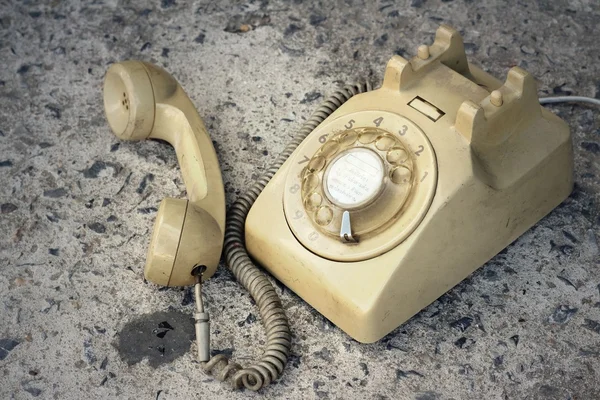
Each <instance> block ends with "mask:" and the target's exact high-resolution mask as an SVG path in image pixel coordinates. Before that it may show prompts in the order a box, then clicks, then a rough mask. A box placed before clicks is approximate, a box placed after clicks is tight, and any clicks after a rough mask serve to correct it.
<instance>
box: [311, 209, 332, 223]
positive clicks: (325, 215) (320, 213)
mask: <svg viewBox="0 0 600 400" xmlns="http://www.w3.org/2000/svg"><path fill="white" fill-rule="evenodd" d="M332 219H333V211H332V210H331V208H329V207H328V206H323V207H320V208H319V209H318V210H317V212H316V213H315V221H316V222H317V224H319V225H321V226H326V225H329V224H330V223H331V220H332Z"/></svg>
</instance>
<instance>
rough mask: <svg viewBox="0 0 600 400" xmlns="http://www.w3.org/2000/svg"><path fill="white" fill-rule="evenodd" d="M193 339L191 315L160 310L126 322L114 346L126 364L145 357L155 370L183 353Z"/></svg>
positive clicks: (134, 362) (187, 349) (137, 361)
mask: <svg viewBox="0 0 600 400" xmlns="http://www.w3.org/2000/svg"><path fill="white" fill-rule="evenodd" d="M193 339H194V320H193V318H192V316H191V315H188V314H185V313H182V312H179V311H167V312H165V311H160V312H155V313H152V314H145V315H141V316H139V317H138V318H136V319H134V320H132V321H130V322H128V323H127V324H126V325H125V326H124V327H123V329H122V330H121V332H120V334H119V339H118V342H117V343H116V347H117V350H118V351H119V354H120V355H121V358H122V359H123V360H124V361H126V362H127V363H128V364H129V365H133V364H137V363H139V362H140V361H142V360H143V359H144V358H147V359H148V363H149V364H150V366H151V367H153V368H156V367H158V366H160V365H162V364H167V363H170V362H171V361H173V360H175V359H176V358H178V357H181V356H182V355H184V354H185V353H187V352H188V351H189V350H190V344H191V342H192V340H193Z"/></svg>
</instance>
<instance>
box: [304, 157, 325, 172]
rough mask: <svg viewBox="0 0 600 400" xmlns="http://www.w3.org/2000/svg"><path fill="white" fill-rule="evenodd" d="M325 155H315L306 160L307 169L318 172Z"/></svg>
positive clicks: (323, 163)
mask: <svg viewBox="0 0 600 400" xmlns="http://www.w3.org/2000/svg"><path fill="white" fill-rule="evenodd" d="M325 161H326V160H325V157H323V156H315V157H313V158H312V159H311V160H310V161H309V162H308V169H307V170H308V171H309V172H319V171H321V170H322V169H323V167H324V166H325Z"/></svg>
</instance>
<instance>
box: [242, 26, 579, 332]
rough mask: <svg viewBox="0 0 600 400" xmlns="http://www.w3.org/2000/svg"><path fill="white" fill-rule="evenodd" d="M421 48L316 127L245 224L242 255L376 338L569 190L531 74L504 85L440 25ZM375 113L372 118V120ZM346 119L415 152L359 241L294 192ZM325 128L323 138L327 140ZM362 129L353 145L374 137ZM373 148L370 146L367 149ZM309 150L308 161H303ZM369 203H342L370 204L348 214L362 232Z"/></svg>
mask: <svg viewBox="0 0 600 400" xmlns="http://www.w3.org/2000/svg"><path fill="white" fill-rule="evenodd" d="M427 55H428V57H429V58H428V59H427V60H423V59H417V58H415V59H413V60H411V61H407V60H404V59H403V58H401V57H397V56H395V57H394V58H392V60H391V61H390V62H389V63H388V67H387V69H386V73H385V79H384V83H383V86H382V87H381V88H380V89H378V90H375V91H371V92H368V93H363V94H360V95H357V96H355V97H353V98H351V99H350V100H349V101H348V102H346V103H345V104H344V105H342V106H341V107H340V108H339V109H338V110H337V111H335V112H334V113H333V114H332V115H331V116H329V118H327V119H326V120H325V121H324V122H323V123H322V124H321V125H319V126H318V127H317V128H316V129H315V130H314V131H313V132H312V133H311V134H310V135H309V136H308V137H307V138H306V139H305V140H304V141H303V142H302V143H301V144H300V146H299V147H298V148H297V149H296V151H295V152H294V153H293V154H292V156H291V157H290V158H289V159H288V160H287V161H286V163H285V164H284V165H283V166H282V167H281V169H280V170H279V171H278V172H277V173H276V174H275V176H274V177H273V178H272V180H271V181H270V182H269V184H268V185H267V186H266V187H265V189H264V191H263V192H262V193H261V195H260V196H259V197H258V199H257V200H256V202H255V204H254V206H253V207H252V209H251V210H250V213H249V215H248V217H247V220H246V225H245V229H246V247H247V249H248V251H249V253H250V254H251V255H252V257H254V259H256V260H257V261H258V262H259V263H260V264H261V265H262V266H263V267H264V268H266V269H267V270H268V271H269V272H270V273H271V274H273V275H274V276H275V277H276V278H277V279H278V280H280V281H281V282H282V283H283V284H285V285H286V286H287V287H289V288H290V289H291V290H293V291H294V292H295V293H297V294H298V295H299V296H300V297H302V298H303V299H304V300H305V301H307V302H308V303H309V304H310V305H311V306H313V307H314V308H315V309H317V310H318V311H319V312H320V313H321V314H323V315H324V316H325V317H326V318H328V319H329V320H330V321H332V322H333V323H334V324H336V325H337V326H338V327H339V328H341V329H342V330H343V331H345V332H346V333H347V334H348V335H350V336H351V337H352V338H354V339H356V340H358V341H359V342H365V343H370V342H374V341H377V340H379V339H380V338H382V337H383V336H385V335H386V334H388V333H389V332H391V331H392V330H393V329H395V328H396V327H398V326H399V325H401V324H402V323H404V322H405V321H407V320H408V319H409V318H411V317H412V316H413V315H415V314H416V313H418V312H419V311H420V310H421V309H423V308H424V307H426V306H427V305H429V304H430V303H432V302H433V301H435V300H436V299H437V298H438V297H440V296H441V295H443V294H444V293H445V292H446V291H448V290H449V289H451V288H452V287H454V286H455V285H457V284H458V283H459V282H460V281H462V280H463V279H465V278H466V277H467V276H468V275H469V274H471V273H472V272H473V271H475V270H476V269H477V268H479V267H480V266H482V265H483V264H484V263H486V262H487V261H489V260H490V259H491V258H492V257H494V256H495V255H496V254H498V253H499V252H500V251H501V250H502V249H504V248H505V247H506V246H508V245H509V244H510V243H512V242H513V241H514V240H516V239H517V238H518V237H519V236H520V235H522V234H523V233H524V232H525V231H527V230H528V229H529V228H530V227H532V226H533V225H534V224H535V223H536V222H538V221H539V220H540V219H541V218H543V217H544V216H545V215H546V214H548V213H549V212H550V211H551V210H552V209H553V208H555V207H556V206H558V205H559V204H560V203H561V202H562V201H563V200H564V199H565V198H566V197H567V196H568V195H569V193H570V192H571V190H572V188H573V150H572V144H571V136H570V132H569V128H568V126H567V125H566V124H565V123H564V122H563V121H562V120H560V119H559V118H558V117H556V116H555V115H554V114H552V113H550V112H549V111H547V110H546V109H543V108H542V107H541V106H540V104H539V102H538V98H537V93H536V87H535V82H534V81H533V78H532V77H531V76H530V75H529V74H527V73H526V72H525V71H523V70H521V69H519V68H516V67H515V68H513V69H512V70H511V71H510V72H509V74H508V78H507V81H506V82H505V83H504V84H502V83H501V82H499V81H497V80H496V79H495V78H493V77H491V76H490V75H488V74H486V73H485V72H483V71H482V70H480V69H478V68H476V67H474V66H472V65H470V64H468V63H467V62H466V57H465V56H464V48H463V47H462V41H461V39H460V36H458V34H457V32H456V31H454V30H452V29H451V28H449V27H444V26H443V27H441V28H440V29H439V30H438V35H436V42H435V43H434V45H432V46H431V47H430V50H429V54H427ZM415 102H416V103H415ZM374 113H375V114H376V113H381V114H380V115H381V116H380V117H378V118H373V116H374ZM399 121H400V122H399ZM373 124H374V125H373ZM386 124H387V125H386ZM401 124H404V125H401ZM371 125H373V126H371ZM344 126H346V128H345V129H348V130H349V129H350V128H353V127H355V126H360V127H361V128H360V129H363V130H362V131H360V132H363V133H364V132H367V133H368V132H369V131H368V130H369V129H371V130H375V128H377V129H383V132H389V134H387V133H386V134H382V135H380V136H379V138H386V137H387V138H390V137H392V136H393V137H397V139H394V140H397V143H400V142H402V143H404V149H405V150H406V152H408V153H409V155H410V160H411V161H410V162H409V161H407V164H405V166H406V168H408V170H409V171H411V173H412V178H411V179H412V181H410V182H408V181H406V180H405V182H408V183H406V185H408V186H407V187H408V190H409V191H411V192H409V195H408V197H405V198H403V199H406V200H405V201H406V204H405V205H404V206H402V208H401V209H400V211H399V212H397V213H396V214H394V215H395V216H394V217H392V218H389V223H387V225H385V224H383V225H377V226H376V229H374V230H373V231H372V232H371V233H366V234H364V235H363V236H362V237H360V236H359V237H358V242H357V243H344V242H341V241H340V237H339V235H338V236H337V237H336V236H335V235H332V234H331V233H332V232H333V230H332V229H329V226H331V224H334V223H335V219H334V218H333V217H331V216H332V215H333V213H332V212H331V211H330V212H329V214H326V216H327V215H328V216H329V217H330V218H329V219H326V220H325V221H324V222H323V218H321V216H320V215H319V214H318V212H319V211H311V209H310V207H309V206H310V204H308V205H306V204H307V203H306V200H307V199H308V200H311V199H312V197H307V196H306V195H304V194H302V193H303V191H304V186H302V185H304V182H305V181H307V177H309V178H310V179H309V184H310V187H309V189H310V190H311V191H312V190H317V192H318V191H319V190H320V189H318V187H317V186H315V185H314V184H313V183H314V182H313V181H318V182H323V181H324V180H326V179H327V172H325V174H324V175H323V174H321V175H318V177H317V178H318V179H319V180H317V178H315V177H314V176H313V175H315V174H313V173H312V169H311V171H309V172H306V169H307V168H312V167H310V164H311V163H313V164H315V165H318V166H317V167H315V168H313V169H315V170H317V169H320V170H325V171H327V168H328V167H323V165H322V162H321V161H322V160H319V159H318V155H319V154H325V152H326V151H329V150H330V149H331V148H333V147H334V145H335V146H338V145H337V144H336V143H341V142H342V141H343V139H342V138H341V137H342V136H343V134H342V133H343V132H342V133H340V130H339V128H340V127H344ZM346 132H350V131H346ZM363 133H361V134H360V135H362V134H363ZM340 135H342V136H340ZM398 135H399V136H398ZM323 137H329V139H327V141H326V142H325V144H323V141H322V140H321V138H323ZM338 138H339V139H338ZM367 139H368V138H367ZM367 139H365V140H364V141H363V142H360V143H359V142H358V141H357V142H356V143H355V144H352V145H351V146H356V147H360V146H362V147H365V146H371V145H370V144H368V143H369V142H368V140H367ZM358 140H360V139H358ZM382 140H383V139H382ZM329 141H332V142H335V143H334V145H331V146H328V145H327V143H328V142H329ZM411 141H412V142H411ZM353 143H354V142H353ZM365 143H366V144H365ZM377 143H379V142H377ZM429 143H430V146H429ZM338 147H339V146H338ZM349 148H350V149H352V147H349ZM365 148H366V147H365ZM369 149H373V150H368V151H373V152H376V151H377V146H372V147H370V148H369ZM334 150H336V149H334ZM336 151H337V150H336ZM339 151H340V154H341V155H343V154H348V152H349V150H344V149H340V150H339ZM390 151H391V150H390ZM403 151H404V150H403ZM428 152H430V153H428ZM388 154H389V153H388ZM315 159H317V161H318V162H317V161H314V160H315ZM424 159H427V160H428V161H427V162H423V161H422V160H424ZM305 160H306V161H308V160H310V162H309V163H308V165H307V166H306V167H304V168H302V166H301V164H302V163H304V161H305ZM331 160H333V161H331V162H335V160H336V158H335V156H331ZM319 162H321V163H320V164H319ZM331 162H330V163H331ZM384 162H385V156H384ZM305 165H306V164H305ZM385 168H390V171H393V169H391V168H397V167H394V166H386V167H385ZM354 176H355V175H352V174H351V176H350V178H347V179H350V180H352V179H354ZM388 176H390V178H389V180H388V178H384V181H383V182H384V183H383V184H384V185H388V186H390V187H391V186H393V185H394V184H396V183H397V182H395V183H394V182H391V181H393V176H392V175H388ZM427 179H429V181H428V180H427ZM411 182H412V183H411ZM322 185H325V183H323V184H322ZM411 185H412V186H411ZM388 186H386V187H388ZM300 187H302V190H299V188H300ZM344 187H348V186H344ZM432 187H433V191H432V190H431V188H432ZM314 188H317V189H314ZM365 188H366V189H365ZM334 189H335V187H334ZM367 189H369V187H366V186H365V187H364V188H363V189H361V190H362V192H361V191H360V190H358V191H357V192H356V193H358V194H359V195H360V194H364V193H367ZM385 190H387V189H385ZM317 192H314V193H317ZM325 192H326V191H325ZM319 193H323V192H318V193H317V194H319ZM326 194H327V193H326ZM344 195H345V194H344ZM350 195H352V193H350V194H349V195H348V196H350ZM302 196H304V197H302ZM315 196H316V195H315ZM321 197H323V200H321V198H320V197H319V201H322V203H319V204H327V205H326V206H321V208H320V209H319V210H321V209H325V210H326V211H327V210H331V209H333V210H334V212H336V211H335V209H336V204H335V201H334V200H335V199H334V200H331V201H329V200H325V196H321ZM380 197H381V196H380ZM392 199H394V197H392ZM326 201H329V202H328V203H325V202H326ZM403 201H404V200H403ZM303 204H305V207H304V208H302V205H303ZM385 204H386V207H394V206H395V205H394V204H395V203H394V202H393V201H392V202H391V203H390V202H388V203H385ZM367 207H368V206H367ZM376 211H377V209H376V208H373V207H372V208H371V209H368V211H361V210H360V209H359V211H356V210H353V211H351V213H352V212H354V213H355V215H358V216H359V217H360V216H361V214H360V213H361V212H364V213H366V214H364V215H367V216H368V218H363V219H362V220H360V219H358V218H359V217H353V218H355V221H358V222H362V223H363V224H364V226H366V227H367V228H368V227H369V226H370V225H369V224H375V222H378V218H379V219H381V218H380V217H379V216H378V215H377V212H376ZM388 211H389V209H381V212H382V213H383V212H388ZM394 212H395V211H394ZM311 213H312V214H311ZM308 214H310V216H307V215H308ZM390 215H391V214H390ZM311 218H312V219H311ZM319 218H321V219H319ZM403 218H404V219H406V221H407V222H406V223H405V224H403V223H402V219H403ZM398 221H400V222H398ZM415 221H416V222H415ZM321 222H323V223H322V224H321ZM384 222H385V221H384ZM413 222H414V223H413ZM319 224H321V225H323V226H319ZM327 224H329V225H327ZM324 226H325V227H324ZM325 228H327V229H325ZM365 229H366V228H365ZM365 232H367V231H366V230H365ZM369 235H370V236H369ZM394 235H396V237H394ZM380 242H381V243H380ZM383 242H385V243H383Z"/></svg>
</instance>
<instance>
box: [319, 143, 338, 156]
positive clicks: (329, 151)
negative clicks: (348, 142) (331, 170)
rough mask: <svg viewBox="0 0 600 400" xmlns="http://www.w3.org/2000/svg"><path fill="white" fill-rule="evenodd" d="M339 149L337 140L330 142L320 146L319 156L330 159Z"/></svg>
mask: <svg viewBox="0 0 600 400" xmlns="http://www.w3.org/2000/svg"><path fill="white" fill-rule="evenodd" d="M339 149H340V144H339V142H338V141H337V140H330V141H328V142H327V143H325V144H324V145H323V146H321V150H320V154H319V155H321V156H323V157H325V158H330V157H332V156H334V155H335V153H337V152H338V150H339Z"/></svg>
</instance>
